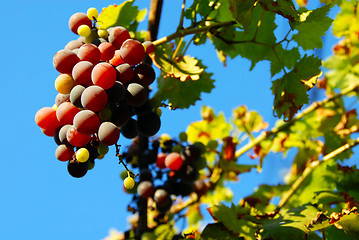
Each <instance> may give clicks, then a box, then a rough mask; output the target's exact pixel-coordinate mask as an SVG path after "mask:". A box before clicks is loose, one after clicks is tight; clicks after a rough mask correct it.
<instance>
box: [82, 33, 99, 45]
mask: <svg viewBox="0 0 359 240" xmlns="http://www.w3.org/2000/svg"><path fill="white" fill-rule="evenodd" d="M96 39H98V35H97V30H95V29H94V30H91V34H90V36H88V37H85V43H94V42H95V41H96ZM96 47H97V46H96Z"/></svg>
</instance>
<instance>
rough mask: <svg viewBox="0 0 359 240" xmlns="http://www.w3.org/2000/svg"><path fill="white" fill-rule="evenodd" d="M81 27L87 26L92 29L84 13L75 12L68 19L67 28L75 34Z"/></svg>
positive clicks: (90, 22)
mask: <svg viewBox="0 0 359 240" xmlns="http://www.w3.org/2000/svg"><path fill="white" fill-rule="evenodd" d="M81 25H87V26H89V27H90V28H91V27H92V21H91V20H90V19H89V18H88V17H87V15H86V14H85V13H82V12H77V13H74V14H73V15H72V16H71V17H70V19H69V28H70V30H71V31H72V32H73V33H75V34H77V29H78V27H79V26H81Z"/></svg>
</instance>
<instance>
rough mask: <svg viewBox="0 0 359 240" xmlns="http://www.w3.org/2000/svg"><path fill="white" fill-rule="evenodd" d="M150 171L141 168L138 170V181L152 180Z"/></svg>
mask: <svg viewBox="0 0 359 240" xmlns="http://www.w3.org/2000/svg"><path fill="white" fill-rule="evenodd" d="M152 178H153V176H152V172H151V170H149V169H142V170H141V172H140V182H142V181H152Z"/></svg>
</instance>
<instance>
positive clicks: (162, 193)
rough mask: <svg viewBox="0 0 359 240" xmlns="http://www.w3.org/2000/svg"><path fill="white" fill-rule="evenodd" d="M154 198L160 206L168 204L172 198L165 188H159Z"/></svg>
mask: <svg viewBox="0 0 359 240" xmlns="http://www.w3.org/2000/svg"><path fill="white" fill-rule="evenodd" d="M153 200H155V202H156V203H157V204H158V205H159V206H166V205H167V204H168V203H169V202H170V200H171V199H170V195H169V194H168V192H167V191H166V190H165V189H163V188H158V189H157V190H156V191H155V193H154V194H153Z"/></svg>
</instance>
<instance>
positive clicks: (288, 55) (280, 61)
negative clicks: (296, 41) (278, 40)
mask: <svg viewBox="0 0 359 240" xmlns="http://www.w3.org/2000/svg"><path fill="white" fill-rule="evenodd" d="M274 51H275V52H274V53H273V56H272V57H271V66H270V67H271V68H270V72H271V75H272V77H273V76H274V75H276V74H277V73H279V72H280V71H282V69H284V68H287V69H292V68H293V67H294V66H295V64H296V63H297V61H298V60H299V59H300V53H299V49H298V48H296V47H294V48H292V49H290V50H287V49H284V48H283V46H282V45H281V44H278V45H276V47H275V49H274Z"/></svg>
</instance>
